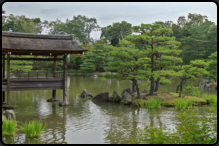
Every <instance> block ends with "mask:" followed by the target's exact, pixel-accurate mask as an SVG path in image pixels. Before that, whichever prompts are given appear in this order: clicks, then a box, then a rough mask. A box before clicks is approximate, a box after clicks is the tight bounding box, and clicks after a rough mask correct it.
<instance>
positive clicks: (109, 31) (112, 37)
mask: <svg viewBox="0 0 219 146" xmlns="http://www.w3.org/2000/svg"><path fill="white" fill-rule="evenodd" d="M131 29H132V25H131V24H130V23H127V22H126V21H122V22H121V23H120V22H117V23H113V25H112V26H111V25H108V26H107V27H103V28H101V31H102V32H101V36H100V38H105V40H109V41H111V45H113V46H116V45H117V44H118V42H119V40H123V39H124V38H125V37H126V36H128V35H131V34H132V31H131Z"/></svg>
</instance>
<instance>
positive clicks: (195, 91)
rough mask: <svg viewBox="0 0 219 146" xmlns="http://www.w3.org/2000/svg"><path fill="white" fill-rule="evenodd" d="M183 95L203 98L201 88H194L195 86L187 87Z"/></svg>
mask: <svg viewBox="0 0 219 146" xmlns="http://www.w3.org/2000/svg"><path fill="white" fill-rule="evenodd" d="M182 94H183V95H185V96H195V97H201V92H200V88H199V87H194V86H190V85H188V86H186V87H185V88H184V89H183V91H182Z"/></svg>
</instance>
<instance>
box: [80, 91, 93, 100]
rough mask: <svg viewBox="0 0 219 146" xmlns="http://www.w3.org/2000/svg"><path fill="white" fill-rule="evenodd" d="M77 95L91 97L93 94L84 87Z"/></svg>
mask: <svg viewBox="0 0 219 146" xmlns="http://www.w3.org/2000/svg"><path fill="white" fill-rule="evenodd" d="M79 97H82V98H91V97H93V95H92V94H91V93H89V92H87V91H86V89H84V90H83V91H82V93H81V95H80V96H79Z"/></svg>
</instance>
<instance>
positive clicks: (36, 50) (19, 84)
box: [2, 31, 87, 108]
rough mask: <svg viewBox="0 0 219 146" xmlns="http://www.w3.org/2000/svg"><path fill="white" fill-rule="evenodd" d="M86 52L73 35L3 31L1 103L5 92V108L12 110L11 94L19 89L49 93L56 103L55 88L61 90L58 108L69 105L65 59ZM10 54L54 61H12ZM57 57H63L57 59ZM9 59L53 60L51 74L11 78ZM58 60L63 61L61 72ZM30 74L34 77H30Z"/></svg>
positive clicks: (42, 73)
mask: <svg viewBox="0 0 219 146" xmlns="http://www.w3.org/2000/svg"><path fill="white" fill-rule="evenodd" d="M85 51H87V50H86V49H83V48H81V47H80V46H79V44H78V43H77V41H76V40H75V39H74V35H42V34H31V33H18V32H6V31H2V59H3V70H2V92H3V102H5V91H7V106H6V108H7V107H8V108H10V107H11V106H10V91H21V90H52V91H53V97H52V98H51V99H50V101H57V99H56V89H63V102H60V103H59V105H61V106H66V105H69V103H68V102H67V92H66V69H67V65H66V56H67V55H68V54H83V52H85ZM5 55H7V58H6V57H5ZM10 55H22V56H23V55H34V56H35V55H36V56H37V55H38V56H47V57H48V56H53V58H36V57H35V58H22V57H20V58H15V57H14V58H12V57H10ZM57 56H63V57H62V58H57ZM5 60H7V77H5ZM10 60H34V61H45V60H47V61H54V71H52V72H26V77H21V76H16V77H15V78H10ZM57 60H63V71H56V61H57ZM33 74H35V75H36V76H34V77H33ZM12 108H13V107H12Z"/></svg>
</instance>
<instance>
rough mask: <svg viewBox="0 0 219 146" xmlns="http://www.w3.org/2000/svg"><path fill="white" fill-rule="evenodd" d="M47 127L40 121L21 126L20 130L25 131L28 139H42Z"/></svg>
mask: <svg viewBox="0 0 219 146" xmlns="http://www.w3.org/2000/svg"><path fill="white" fill-rule="evenodd" d="M46 127H47V125H45V124H44V126H43V123H41V122H38V121H34V120H33V121H30V122H29V124H28V123H26V122H25V123H24V124H23V126H20V128H21V129H22V130H23V131H24V134H25V136H26V137H40V135H41V134H42V132H43V130H44V129H45V128H46Z"/></svg>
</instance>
